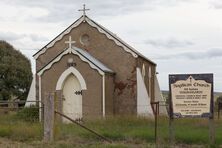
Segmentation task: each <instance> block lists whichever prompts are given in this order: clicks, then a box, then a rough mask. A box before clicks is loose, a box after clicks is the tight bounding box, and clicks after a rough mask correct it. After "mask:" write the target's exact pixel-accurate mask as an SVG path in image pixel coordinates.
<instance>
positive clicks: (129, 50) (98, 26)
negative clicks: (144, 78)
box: [33, 17, 138, 59]
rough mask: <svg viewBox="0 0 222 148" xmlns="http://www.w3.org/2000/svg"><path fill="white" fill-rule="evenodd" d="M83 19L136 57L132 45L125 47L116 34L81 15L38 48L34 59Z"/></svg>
mask: <svg viewBox="0 0 222 148" xmlns="http://www.w3.org/2000/svg"><path fill="white" fill-rule="evenodd" d="M85 21H86V22H87V23H88V24H89V25H90V26H92V27H94V28H96V29H97V30H98V31H99V32H100V33H103V34H105V35H106V37H107V38H108V39H110V40H113V41H114V42H115V44H116V45H118V46H120V47H122V48H123V49H124V50H125V51H126V52H128V53H131V54H132V56H133V57H134V58H137V57H138V54H137V53H136V51H135V49H133V48H132V47H131V48H129V47H127V46H126V45H124V44H123V43H121V42H123V41H122V40H121V39H120V38H118V37H117V36H116V35H114V34H113V33H111V32H110V31H109V30H107V29H105V28H104V27H102V26H100V25H97V24H95V23H94V22H93V21H91V19H89V18H88V17H85V19H84V17H81V18H80V19H79V20H78V21H77V22H76V23H74V24H72V25H71V26H70V27H68V28H67V29H66V30H65V31H64V32H63V33H61V34H60V35H59V36H58V37H56V38H55V39H54V40H52V41H51V42H50V43H49V44H48V45H47V46H45V47H44V48H43V49H41V50H40V51H39V52H38V53H37V54H36V55H34V56H33V57H34V58H35V59H38V57H39V56H40V55H42V54H43V53H45V52H46V50H47V49H48V48H50V47H52V46H54V45H55V43H56V42H57V41H59V40H61V39H62V38H63V37H64V36H65V35H66V34H68V33H70V31H71V30H72V29H73V28H75V27H77V26H79V24H81V23H82V22H85ZM107 32H108V33H107ZM110 34H112V35H114V36H115V37H116V38H117V39H118V40H120V41H121V42H120V41H118V40H117V39H116V38H114V37H113V36H111V35H110ZM124 43H125V42H124ZM125 44H126V43H125Z"/></svg>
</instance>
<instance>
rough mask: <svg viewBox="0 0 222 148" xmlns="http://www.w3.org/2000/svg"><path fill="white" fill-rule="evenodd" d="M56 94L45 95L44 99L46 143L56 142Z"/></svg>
mask: <svg viewBox="0 0 222 148" xmlns="http://www.w3.org/2000/svg"><path fill="white" fill-rule="evenodd" d="M54 114H55V113H54V93H49V94H46V95H45V98H44V141H45V142H51V141H53V140H54V133H53V131H54Z"/></svg>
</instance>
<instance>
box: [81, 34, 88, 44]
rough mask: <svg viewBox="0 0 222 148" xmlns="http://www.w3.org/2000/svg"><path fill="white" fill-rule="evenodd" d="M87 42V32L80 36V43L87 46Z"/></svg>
mask: <svg viewBox="0 0 222 148" xmlns="http://www.w3.org/2000/svg"><path fill="white" fill-rule="evenodd" d="M89 42H90V38H89V35H88V34H83V35H82V36H81V37H80V43H81V44H82V45H84V46H88V45H89Z"/></svg>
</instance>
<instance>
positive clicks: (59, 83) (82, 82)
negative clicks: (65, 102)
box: [56, 67, 86, 90]
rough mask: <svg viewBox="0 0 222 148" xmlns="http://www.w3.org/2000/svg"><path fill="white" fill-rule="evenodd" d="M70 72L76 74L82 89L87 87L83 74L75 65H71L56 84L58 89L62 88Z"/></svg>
mask: <svg viewBox="0 0 222 148" xmlns="http://www.w3.org/2000/svg"><path fill="white" fill-rule="evenodd" d="M70 74H73V75H75V76H76V78H77V79H78V80H79V83H80V86H81V89H82V90H85V89H86V82H85V80H84V78H83V76H82V75H81V73H80V72H79V71H78V70H77V69H76V68H74V67H69V68H68V69H67V70H65V71H64V72H63V73H62V74H61V76H60V77H59V79H58V81H57V84H56V90H62V87H63V82H64V81H65V80H66V78H67V76H69V75H70Z"/></svg>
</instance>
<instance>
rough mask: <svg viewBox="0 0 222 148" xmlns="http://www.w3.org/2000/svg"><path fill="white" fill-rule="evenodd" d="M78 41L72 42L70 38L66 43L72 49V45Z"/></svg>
mask: <svg viewBox="0 0 222 148" xmlns="http://www.w3.org/2000/svg"><path fill="white" fill-rule="evenodd" d="M75 42H76V41H72V37H71V36H69V40H68V41H65V43H66V44H69V48H72V44H74V43H75Z"/></svg>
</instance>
